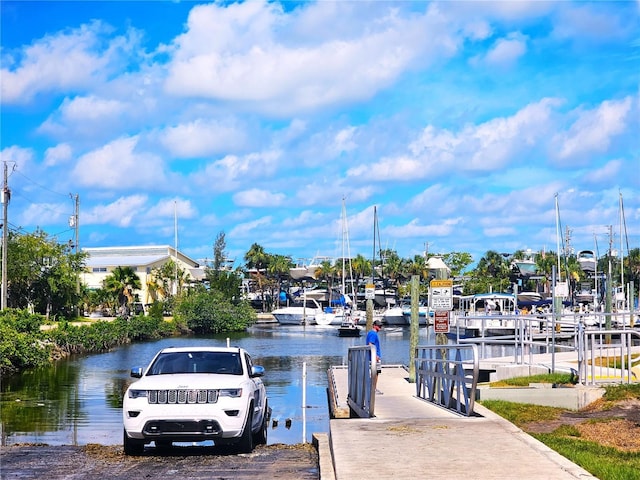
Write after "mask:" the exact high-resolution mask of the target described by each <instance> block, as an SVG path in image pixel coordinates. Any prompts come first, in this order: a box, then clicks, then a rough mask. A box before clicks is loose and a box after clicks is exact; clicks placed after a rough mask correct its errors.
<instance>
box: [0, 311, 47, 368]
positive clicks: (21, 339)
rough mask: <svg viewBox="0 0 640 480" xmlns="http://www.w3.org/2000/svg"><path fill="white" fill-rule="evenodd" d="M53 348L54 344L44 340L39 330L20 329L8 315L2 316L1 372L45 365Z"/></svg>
mask: <svg viewBox="0 0 640 480" xmlns="http://www.w3.org/2000/svg"><path fill="white" fill-rule="evenodd" d="M18 324H19V325H20V322H18ZM21 328H24V325H21ZM30 328H31V327H30V326H28V327H27V330H28V329H30ZM51 349H52V345H51V344H50V343H47V342H44V341H43V340H42V338H41V335H40V331H39V330H38V331H37V332H36V333H32V332H29V331H27V332H25V331H19V330H18V329H17V328H16V323H15V322H12V321H10V320H7V317H6V316H5V317H3V318H0V374H3V375H5V374H11V373H14V372H17V371H19V370H23V369H25V368H31V367H37V366H40V365H45V364H46V363H47V362H48V361H49V357H50V352H51Z"/></svg>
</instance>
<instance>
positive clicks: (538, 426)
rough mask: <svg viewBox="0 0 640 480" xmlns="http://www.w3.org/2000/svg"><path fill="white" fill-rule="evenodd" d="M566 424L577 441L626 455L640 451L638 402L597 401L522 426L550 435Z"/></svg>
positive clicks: (531, 430) (529, 431) (635, 400)
mask: <svg viewBox="0 0 640 480" xmlns="http://www.w3.org/2000/svg"><path fill="white" fill-rule="evenodd" d="M563 425H568V426H572V427H575V429H576V430H577V432H578V433H579V438H583V439H584V440H589V441H592V442H596V443H599V444H600V445H604V446H608V447H614V448H617V449H619V450H622V451H627V452H640V400H639V399H627V400H621V401H619V402H615V403H612V402H606V401H603V400H599V401H597V402H594V403H592V404H591V405H589V406H587V407H586V408H584V409H582V410H579V411H577V412H572V411H566V412H563V413H561V414H560V416H559V417H558V418H556V419H554V420H549V421H541V422H531V423H527V424H526V425H524V426H523V430H524V431H526V432H528V433H551V432H553V431H555V430H556V429H558V428H560V427H562V426H563Z"/></svg>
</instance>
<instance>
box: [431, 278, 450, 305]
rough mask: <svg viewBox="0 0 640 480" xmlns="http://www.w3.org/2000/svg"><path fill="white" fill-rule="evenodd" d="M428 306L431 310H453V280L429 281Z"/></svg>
mask: <svg viewBox="0 0 640 480" xmlns="http://www.w3.org/2000/svg"><path fill="white" fill-rule="evenodd" d="M429 287H430V288H429V305H430V306H431V308H432V309H433V310H436V311H438V310H446V311H450V310H453V280H451V279H447V280H431V282H430V283H429Z"/></svg>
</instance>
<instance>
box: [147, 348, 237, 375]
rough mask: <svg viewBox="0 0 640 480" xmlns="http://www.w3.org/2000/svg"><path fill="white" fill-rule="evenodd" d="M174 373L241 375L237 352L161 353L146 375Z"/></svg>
mask: <svg viewBox="0 0 640 480" xmlns="http://www.w3.org/2000/svg"><path fill="white" fill-rule="evenodd" d="M174 373H218V374H226V375H242V363H241V362H240V354H239V353H237V352H172V353H161V354H160V355H159V356H158V358H156V360H155V362H153V365H151V368H149V373H147V375H164V374H174Z"/></svg>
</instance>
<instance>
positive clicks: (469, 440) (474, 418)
mask: <svg viewBox="0 0 640 480" xmlns="http://www.w3.org/2000/svg"><path fill="white" fill-rule="evenodd" d="M348 382H349V380H348V370H347V368H346V367H332V368H331V369H330V370H329V385H330V387H329V403H330V410H331V412H332V415H333V416H332V418H331V420H330V428H329V430H330V431H329V433H328V435H316V436H315V438H314V441H316V443H317V444H318V450H319V452H320V478H321V479H322V480H346V479H370V478H376V479H391V478H393V479H397V478H403V479H405V478H406V479H413V478H429V479H440V478H442V479H447V480H450V479H451V478H459V477H468V478H479V479H480V478H481V479H513V478H526V479H528V480H530V479H554V480H563V479H566V480H575V479H595V477H594V476H592V475H591V474H590V473H588V472H587V471H585V470H584V469H582V468H580V467H579V466H577V465H575V464H574V463H572V462H570V461H569V460H567V459H566V458H565V457H563V456H561V455H560V454H558V453H557V452H555V451H553V450H551V449H550V448H548V447H547V446H545V445H544V444H543V443H541V442H539V441H537V440H536V439H534V438H533V437H531V436H529V435H528V434H526V433H525V432H523V431H522V430H521V429H519V428H517V427H516V426H514V425H513V424H511V423H510V422H508V421H506V420H504V419H503V418H501V417H499V416H498V415H496V414H494V413H493V412H491V411H489V410H487V409H486V408H484V407H482V406H481V405H478V404H476V405H475V406H474V409H473V414H471V415H470V416H464V415H460V414H458V413H455V412H453V411H451V410H447V409H445V408H442V407H439V406H437V405H434V404H432V403H430V402H427V401H425V400H422V399H420V398H418V397H417V395H416V384H415V383H411V382H409V372H408V371H407V369H406V368H405V367H403V366H383V367H382V371H381V374H380V375H378V379H377V391H376V395H375V409H374V412H375V415H374V416H373V417H371V418H349V417H350V415H349V406H348V405H347V400H346V399H347V391H348Z"/></svg>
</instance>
